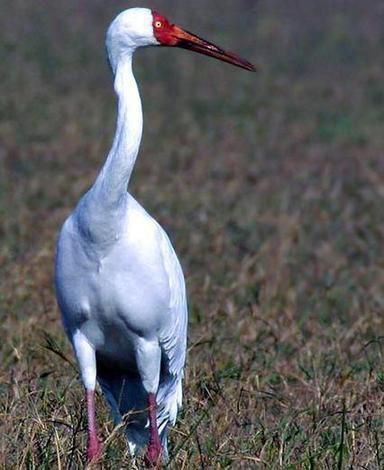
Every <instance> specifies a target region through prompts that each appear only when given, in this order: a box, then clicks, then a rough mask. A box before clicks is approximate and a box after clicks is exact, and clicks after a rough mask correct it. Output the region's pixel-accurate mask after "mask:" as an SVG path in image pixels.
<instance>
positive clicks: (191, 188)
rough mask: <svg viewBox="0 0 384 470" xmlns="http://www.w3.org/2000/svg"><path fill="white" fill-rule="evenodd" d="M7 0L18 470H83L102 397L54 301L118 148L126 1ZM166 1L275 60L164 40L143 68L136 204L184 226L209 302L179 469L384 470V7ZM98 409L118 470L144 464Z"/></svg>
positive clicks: (176, 236)
mask: <svg viewBox="0 0 384 470" xmlns="http://www.w3.org/2000/svg"><path fill="white" fill-rule="evenodd" d="M8 3H9V4H8V5H7V6H6V7H4V8H3V10H5V11H3V12H2V15H1V17H0V38H1V40H0V44H1V45H0V58H1V63H2V67H1V68H0V83H1V93H0V279H1V283H0V318H1V325H0V328H1V329H0V338H1V341H0V357H1V364H0V397H1V399H0V426H1V428H0V468H4V469H8V468H9V469H11V468H12V469H14V468H28V469H39V470H40V469H52V468H61V469H64V468H81V467H82V465H83V462H84V455H85V444H86V443H85V439H86V431H85V427H86V417H85V414H84V413H85V409H84V405H85V402H84V396H83V391H82V387H81V384H80V382H79V378H78V372H77V369H76V365H75V363H74V359H73V355H72V352H71V349H70V346H69V344H68V341H67V340H66V338H65V336H64V333H63V330H62V328H61V323H60V315H59V311H58V308H57V306H56V302H55V297H54V290H53V283H52V271H53V257H54V243H55V237H56V234H57V231H58V229H59V227H60V225H61V224H62V222H63V221H64V219H65V217H66V216H67V215H68V214H69V212H70V211H71V209H72V208H73V207H74V205H75V204H76V201H77V200H78V198H79V197H80V196H81V194H82V193H83V192H84V191H85V190H86V189H87V188H88V187H89V185H90V184H92V182H93V181H94V178H95V176H96V174H97V171H98V169H99V168H100V165H101V164H102V161H103V158H104V155H105V154H106V152H107V150H108V147H109V145H110V142H111V139H112V135H113V129H114V122H115V101H114V97H113V93H112V85H111V77H110V74H109V71H108V69H107V66H106V60H105V53H104V48H103V41H104V31H105V29H106V27H107V24H108V23H109V21H110V20H111V19H112V18H113V16H114V14H115V13H116V12H118V11H119V10H120V9H121V8H122V7H124V6H127V5H122V4H121V2H118V1H117V0H113V1H110V2H101V1H91V0H82V1H81V2H77V1H75V0H69V1H67V2H61V3H60V2H53V3H52V5H51V4H50V3H47V2H44V1H42V0H39V1H35V2H26V1H24V0H18V1H14V2H8ZM147 3H150V2H147ZM135 5H145V3H143V2H141V1H137V2H136V3H135ZM151 5H153V6H154V7H155V8H156V9H157V10H159V11H161V12H162V13H164V14H166V15H168V16H169V17H170V19H171V20H174V21H177V22H178V23H181V24H182V25H183V26H185V27H186V28H187V29H189V30H191V31H194V32H196V33H197V34H199V35H201V36H203V37H206V38H207V39H209V40H212V41H213V42H217V43H218V44H220V45H223V46H226V47H227V48H229V49H233V50H235V51H237V52H239V53H241V55H243V56H245V58H247V59H249V60H251V61H254V62H255V63H257V64H258V65H259V72H258V73H257V74H251V73H248V72H245V71H242V70H240V69H236V68H231V67H230V66H228V65H226V64H222V63H219V62H216V61H213V60H208V59H207V58H206V57H201V56H200V57H199V56H197V55H193V54H191V53H188V52H186V51H182V50H168V49H165V48H164V49H159V50H155V49H148V50H145V51H143V52H142V53H140V54H138V57H137V59H136V62H135V71H136V75H137V78H138V81H139V83H140V89H141V93H142V96H143V103H144V113H145V115H144V118H145V130H144V140H143V146H142V151H141V153H140V156H139V159H138V162H137V166H136V170H135V174H134V177H133V181H132V185H131V187H130V191H131V192H132V193H133V194H134V195H135V196H136V197H137V199H138V200H139V201H140V202H141V203H142V204H143V205H144V207H146V208H147V210H148V211H149V212H150V213H151V214H152V215H153V216H154V217H155V218H156V219H157V220H158V221H159V222H160V223H161V224H162V225H163V226H164V227H165V229H166V230H167V232H168V233H169V235H170V237H171V239H172V241H173V244H174V246H175V249H176V252H177V253H178V254H179V257H180V260H181V263H182V265H183V268H184V271H185V275H186V281H187V289H188V299H189V309H190V325H189V353H188V363H187V368H186V378H185V386H184V408H183V410H182V412H181V413H180V415H179V418H178V421H177V425H176V426H175V428H173V429H172V431H171V433H170V454H171V462H170V467H171V468H175V469H176V468H177V469H179V468H185V469H187V468H188V469H194V468H196V469H198V468H199V469H207V468H284V469H290V468H291V469H316V468H329V469H331V468H332V469H333V468H338V469H344V468H366V469H379V468H383V466H384V421H383V419H384V418H383V413H384V410H383V403H384V402H383V400H384V369H383V357H382V356H383V353H384V351H383V348H384V316H383V313H384V252H383V251H384V250H383V247H384V244H383V236H384V211H383V206H384V176H383V175H384V155H383V152H384V151H383V148H384V147H383V146H384V132H383V129H384V127H383V126H384V87H383V83H384V56H383V53H382V51H383V46H384V35H383V30H382V21H383V9H382V8H381V7H382V5H380V2H375V1H373V0H370V1H367V2H363V3H362V2H359V1H357V0H351V1H349V2H344V1H342V0H336V1H332V2H330V1H327V2H315V1H314V0H312V1H308V0H307V1H304V0H300V1H297V2H295V7H294V8H292V5H291V6H289V4H288V2H284V1H283V0H273V1H268V2H262V1H258V2H257V1H253V2H252V1H246V0H242V1H238V2H230V1H229V0H224V1H220V2H218V1H217V0H210V1H204V2H203V1H202V0H197V1H196V2H190V3H189V5H186V4H185V2H184V4H183V5H182V4H181V2H175V1H171V0H167V1H162V2H160V1H153V2H151ZM97 399H98V408H99V414H98V421H99V423H100V426H101V431H102V438H103V440H104V449H105V450H104V455H103V459H102V463H101V465H102V468H106V469H116V468H122V467H124V466H125V467H128V466H129V465H130V457H129V455H128V452H127V448H126V445H125V441H124V438H123V437H122V435H121V433H120V432H119V431H118V430H114V429H113V424H112V422H111V419H110V415H109V412H108V409H107V406H106V405H105V403H104V401H103V398H102V396H101V394H100V393H99V395H98V398H97ZM138 465H139V466H140V461H138Z"/></svg>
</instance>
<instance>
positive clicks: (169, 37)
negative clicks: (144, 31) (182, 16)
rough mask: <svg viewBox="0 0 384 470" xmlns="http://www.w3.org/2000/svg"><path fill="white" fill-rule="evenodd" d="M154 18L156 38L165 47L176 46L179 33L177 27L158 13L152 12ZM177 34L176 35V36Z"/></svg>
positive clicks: (153, 24)
mask: <svg viewBox="0 0 384 470" xmlns="http://www.w3.org/2000/svg"><path fill="white" fill-rule="evenodd" d="M152 16H153V23H152V26H153V33H154V35H155V38H156V39H157V40H158V41H159V43H160V44H162V45H163V46H176V44H177V43H178V38H177V37H176V34H177V32H176V31H175V29H176V28H175V25H173V24H170V22H169V21H168V20H167V19H166V18H165V17H164V16H162V15H160V13H157V11H152ZM175 33H176V34H175Z"/></svg>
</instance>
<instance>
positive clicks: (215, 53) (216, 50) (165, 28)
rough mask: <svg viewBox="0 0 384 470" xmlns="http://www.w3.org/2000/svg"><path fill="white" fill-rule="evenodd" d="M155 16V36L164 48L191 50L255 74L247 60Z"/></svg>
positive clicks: (155, 13) (154, 13) (155, 14)
mask: <svg viewBox="0 0 384 470" xmlns="http://www.w3.org/2000/svg"><path fill="white" fill-rule="evenodd" d="M152 16H153V22H152V26H153V34H154V36H155V38H156V39H157V40H158V41H159V43H160V45H162V46H177V47H182V48H184V49H189V50H191V51H194V52H198V53H199V54H204V55H207V56H210V57H214V58H216V59H218V60H222V61H223V62H228V63H229V64H232V65H235V66H237V67H241V68H243V69H246V70H249V71H251V72H254V71H255V70H256V69H255V67H254V65H252V64H251V63H250V62H248V61H247V60H245V59H242V58H241V57H239V56H238V55H237V54H234V53H233V52H229V51H225V50H223V49H222V48H221V47H219V46H216V45H215V44H213V43H211V42H208V41H206V40H205V39H202V38H200V37H199V36H196V35H195V34H193V33H190V32H189V31H186V30H184V29H182V28H180V26H177V25H175V24H171V23H170V22H169V21H168V20H167V19H166V18H165V17H164V16H163V15H160V14H159V13H157V11H152Z"/></svg>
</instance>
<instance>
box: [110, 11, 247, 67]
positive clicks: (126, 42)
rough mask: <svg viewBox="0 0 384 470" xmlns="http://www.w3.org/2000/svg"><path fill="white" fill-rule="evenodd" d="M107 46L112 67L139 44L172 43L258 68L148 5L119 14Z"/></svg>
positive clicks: (230, 61)
mask: <svg viewBox="0 0 384 470" xmlns="http://www.w3.org/2000/svg"><path fill="white" fill-rule="evenodd" d="M106 46H107V51H108V57H109V61H110V64H111V66H112V69H113V70H115V68H116V65H117V62H118V61H119V59H120V58H121V57H122V56H124V55H125V54H126V53H127V52H130V53H132V52H133V51H134V50H135V49H137V48H138V47H142V46H170V47H182V48H184V49H189V50H191V51H194V52H198V53H199V54H204V55H207V56H210V57H214V58H215V59H218V60H222V61H224V62H228V63H229V64H232V65H236V66H237V67H241V68H243V69H246V70H249V71H255V67H254V66H253V65H252V64H251V63H250V62H248V61H247V60H245V59H242V58H241V57H239V56H238V55H236V54H234V53H232V52H228V51H225V50H224V49H222V48H220V47H218V46H216V45H215V44H213V43H211V42H208V41H206V40H205V39H202V38H200V37H199V36H196V35H195V34H192V33H190V32H188V31H186V30H184V29H182V28H181V27H180V26H177V25H175V24H172V23H170V22H169V21H168V20H167V19H166V18H165V17H164V16H162V15H160V14H159V13H158V12H156V11H152V10H149V9H147V8H129V9H128V10H125V11H123V12H122V13H120V14H119V15H118V16H117V17H116V18H115V19H114V20H113V22H112V23H111V25H110V27H109V29H108V32H107V40H106Z"/></svg>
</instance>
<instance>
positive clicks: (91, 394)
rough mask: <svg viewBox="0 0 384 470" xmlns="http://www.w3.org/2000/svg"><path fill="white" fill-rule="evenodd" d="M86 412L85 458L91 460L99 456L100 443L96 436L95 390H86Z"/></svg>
mask: <svg viewBox="0 0 384 470" xmlns="http://www.w3.org/2000/svg"><path fill="white" fill-rule="evenodd" d="M86 393H87V412H88V445H87V460H88V462H92V461H93V460H97V459H98V458H99V457H100V456H101V443H100V441H99V438H98V437H97V430H96V413H95V391H94V390H87V391H86Z"/></svg>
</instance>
